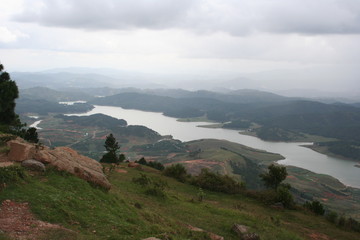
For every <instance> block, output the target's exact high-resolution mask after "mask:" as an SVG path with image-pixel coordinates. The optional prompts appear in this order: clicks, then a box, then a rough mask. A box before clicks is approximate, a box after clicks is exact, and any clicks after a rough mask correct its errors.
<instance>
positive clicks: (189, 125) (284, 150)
mask: <svg viewBox="0 0 360 240" xmlns="http://www.w3.org/2000/svg"><path fill="white" fill-rule="evenodd" d="M96 113H102V114H105V115H108V116H111V117H115V118H118V119H125V120H126V121H127V122H128V124H129V125H143V126H146V127H148V128H151V129H153V130H155V131H157V132H158V133H160V134H161V135H172V136H173V137H174V138H175V139H179V140H181V141H191V140H196V139H203V138H214V139H224V140H228V141H231V142H236V143H240V144H243V145H246V146H249V147H252V148H257V149H262V150H266V151H269V152H274V153H279V154H281V155H282V156H284V157H285V159H284V160H281V161H279V163H281V164H285V165H292V166H296V167H301V168H305V169H308V170H310V171H313V172H316V173H322V174H328V175H330V176H333V177H335V178H337V179H339V180H340V181H341V182H342V183H344V184H345V185H348V186H352V187H357V188H360V168H357V167H355V166H354V165H355V164H356V163H357V162H355V161H350V160H343V159H338V158H334V157H329V156H326V155H324V154H320V153H318V152H315V151H313V150H311V149H309V148H305V147H301V146H300V145H304V144H311V143H288V142H268V141H263V140H261V139H259V138H256V137H252V136H247V135H242V134H239V132H238V131H236V130H229V129H222V128H216V129H213V128H202V127H198V126H199V125H206V124H209V123H205V122H203V123H201V122H179V121H177V120H176V119H175V118H171V117H166V116H164V115H163V114H162V113H156V112H145V111H139V110H132V109H123V108H121V107H110V106H95V108H94V109H92V110H91V111H89V112H87V113H82V114H69V115H77V116H88V115H92V114H96Z"/></svg>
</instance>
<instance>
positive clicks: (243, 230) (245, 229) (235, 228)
mask: <svg viewBox="0 0 360 240" xmlns="http://www.w3.org/2000/svg"><path fill="white" fill-rule="evenodd" d="M232 230H233V231H234V232H235V233H237V234H238V235H239V236H243V235H244V234H246V233H247V232H248V231H249V227H247V226H245V225H240V224H236V223H235V224H234V226H233V227H232Z"/></svg>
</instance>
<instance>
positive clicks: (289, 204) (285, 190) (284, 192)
mask: <svg viewBox="0 0 360 240" xmlns="http://www.w3.org/2000/svg"><path fill="white" fill-rule="evenodd" d="M276 200H277V202H281V203H282V204H283V205H284V207H286V208H293V207H294V206H295V202H294V197H293V195H292V194H291V193H290V191H289V187H288V186H283V185H280V186H279V187H278V188H277V189H276Z"/></svg>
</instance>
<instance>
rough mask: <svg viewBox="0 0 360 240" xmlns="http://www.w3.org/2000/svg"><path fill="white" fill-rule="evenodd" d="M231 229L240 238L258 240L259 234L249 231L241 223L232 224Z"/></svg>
mask: <svg viewBox="0 0 360 240" xmlns="http://www.w3.org/2000/svg"><path fill="white" fill-rule="evenodd" d="M232 230H233V231H234V232H235V233H237V235H238V236H239V237H240V239H242V240H260V236H259V235H258V234H256V233H249V227H248V226H245V225H241V224H234V225H233V227H232Z"/></svg>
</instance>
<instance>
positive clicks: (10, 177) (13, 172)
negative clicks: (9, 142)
mask: <svg viewBox="0 0 360 240" xmlns="http://www.w3.org/2000/svg"><path fill="white" fill-rule="evenodd" d="M24 178H25V171H24V169H23V168H22V167H19V166H8V167H1V168H0V190H1V188H2V187H3V186H5V185H6V184H7V183H14V182H17V181H19V180H21V179H24Z"/></svg>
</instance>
